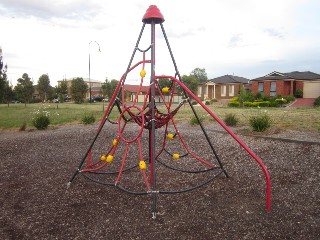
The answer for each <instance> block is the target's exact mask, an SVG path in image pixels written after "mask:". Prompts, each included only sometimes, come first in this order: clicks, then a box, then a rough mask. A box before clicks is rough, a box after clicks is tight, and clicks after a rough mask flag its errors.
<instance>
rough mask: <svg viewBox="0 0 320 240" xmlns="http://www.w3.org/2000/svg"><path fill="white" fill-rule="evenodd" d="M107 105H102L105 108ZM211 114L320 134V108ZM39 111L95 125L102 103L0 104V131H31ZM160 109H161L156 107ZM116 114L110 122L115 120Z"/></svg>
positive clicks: (54, 120) (184, 113)
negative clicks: (88, 118) (259, 118)
mask: <svg viewBox="0 0 320 240" xmlns="http://www.w3.org/2000/svg"><path fill="white" fill-rule="evenodd" d="M107 105H108V103H106V104H105V105H104V108H106V107H107ZM208 107H209V108H210V109H211V110H212V111H213V112H214V114H216V115H217V116H218V117H219V118H221V119H223V118H224V116H225V115H226V114H227V113H234V114H235V115H236V117H237V118H238V120H239V122H238V125H247V126H249V118H250V116H253V115H258V114H264V113H266V114H268V115H269V116H270V117H271V119H272V123H273V124H272V126H273V127H278V128H284V129H294V130H303V131H320V108H319V107H318V108H297V109H293V108H292V109H291V108H260V109H257V108H228V107H213V106H208ZM38 109H45V111H48V112H50V120H51V125H63V124H68V123H81V121H82V118H83V117H84V116H85V115H91V114H92V115H93V116H94V117H95V118H96V121H100V119H101V118H102V116H103V113H104V112H103V104H102V103H92V104H89V103H84V104H74V103H60V104H58V105H57V104H55V103H46V104H42V103H38V104H27V105H26V107H25V105H24V104H11V105H10V106H9V107H8V106H7V105H5V104H0V130H4V129H19V128H21V127H22V126H23V125H26V127H27V128H33V126H32V118H33V117H34V115H35V114H34V112H36V111H37V110H38ZM159 109H161V107H160V106H159ZM195 109H196V110H197V112H198V114H199V115H201V116H202V115H203V116H204V117H205V119H206V121H207V122H208V123H210V122H212V121H211V120H210V117H209V115H208V114H207V113H206V112H205V111H204V110H203V109H202V108H201V107H200V106H195ZM117 116H118V114H117V113H116V112H114V113H112V114H111V118H113V119H116V117H117ZM191 117H192V111H191V110H190V108H189V107H182V108H181V109H180V110H179V112H178V114H177V115H176V116H175V119H179V120H185V121H190V119H191Z"/></svg>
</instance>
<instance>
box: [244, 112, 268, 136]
mask: <svg viewBox="0 0 320 240" xmlns="http://www.w3.org/2000/svg"><path fill="white" fill-rule="evenodd" d="M249 122H250V126H251V127H252V129H253V130H254V131H257V132H263V131H265V130H267V129H268V128H270V127H271V119H270V117H269V116H268V115H267V114H263V115H259V116H252V117H250V118H249Z"/></svg>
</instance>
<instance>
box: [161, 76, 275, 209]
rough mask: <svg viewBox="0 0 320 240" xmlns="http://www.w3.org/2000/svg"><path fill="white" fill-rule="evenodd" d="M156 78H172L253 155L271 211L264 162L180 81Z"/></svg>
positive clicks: (269, 192)
mask: <svg viewBox="0 0 320 240" xmlns="http://www.w3.org/2000/svg"><path fill="white" fill-rule="evenodd" d="M155 78H170V79H171V80H173V81H175V82H176V83H178V84H179V85H180V87H182V89H183V90H184V91H185V92H186V93H188V94H189V95H190V96H191V97H192V98H193V99H194V100H196V101H197V102H198V103H199V104H200V105H201V107H203V109H204V110H206V112H207V113H209V114H210V115H211V117H213V118H214V119H215V120H216V121H217V122H218V123H219V124H220V125H221V127H223V128H224V129H225V130H226V131H227V132H228V133H229V134H230V135H231V137H233V139H234V140H236V141H237V142H238V143H239V144H240V146H241V147H242V148H243V149H244V150H245V151H246V152H247V153H249V154H250V155H251V157H252V158H253V159H254V160H255V161H256V162H257V163H258V164H259V165H260V167H261V169H262V171H263V173H264V175H265V178H266V209H267V211H270V210H271V181H270V175H269V172H268V170H267V168H266V166H265V165H264V164H263V162H262V160H261V159H260V158H259V157H258V156H257V155H256V154H255V153H254V152H253V151H252V150H251V149H250V148H249V147H248V146H247V145H246V144H245V143H244V142H243V141H242V140H241V139H240V138H239V137H238V136H237V135H235V134H234V133H233V132H232V130H231V129H230V128H229V127H228V126H227V125H226V124H225V123H224V122H223V121H222V120H221V119H220V118H218V117H217V116H216V115H215V114H214V113H213V112H212V111H211V110H210V109H209V108H208V107H207V106H206V105H205V104H203V103H202V102H201V101H200V99H199V98H198V97H197V96H196V95H194V94H193V92H191V91H190V90H189V89H188V88H187V87H186V86H185V85H184V84H183V83H182V82H181V81H180V80H178V79H176V78H174V77H172V76H155Z"/></svg>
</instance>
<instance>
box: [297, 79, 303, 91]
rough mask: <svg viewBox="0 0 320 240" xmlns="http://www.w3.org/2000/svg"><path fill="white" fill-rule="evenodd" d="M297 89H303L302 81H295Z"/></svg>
mask: <svg viewBox="0 0 320 240" xmlns="http://www.w3.org/2000/svg"><path fill="white" fill-rule="evenodd" d="M297 89H301V90H303V81H296V90H297Z"/></svg>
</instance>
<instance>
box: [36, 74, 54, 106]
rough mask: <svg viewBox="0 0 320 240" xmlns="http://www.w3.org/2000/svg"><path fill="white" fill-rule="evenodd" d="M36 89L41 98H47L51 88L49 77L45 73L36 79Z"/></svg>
mask: <svg viewBox="0 0 320 240" xmlns="http://www.w3.org/2000/svg"><path fill="white" fill-rule="evenodd" d="M37 89H38V91H39V95H40V98H41V100H47V98H48V95H49V92H50V90H51V86H50V79H49V76H48V75H47V74H42V75H41V76H40V78H39V80H38V86H37Z"/></svg>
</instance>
